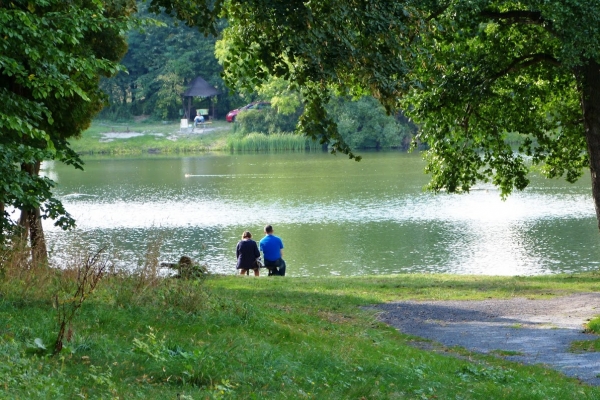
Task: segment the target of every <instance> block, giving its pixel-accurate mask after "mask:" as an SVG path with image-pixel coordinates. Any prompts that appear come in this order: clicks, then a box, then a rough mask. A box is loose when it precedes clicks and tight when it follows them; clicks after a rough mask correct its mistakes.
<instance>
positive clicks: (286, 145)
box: [227, 133, 322, 152]
mask: <svg viewBox="0 0 600 400" xmlns="http://www.w3.org/2000/svg"><path fill="white" fill-rule="evenodd" d="M227 148H228V149H229V150H230V151H233V152H278V151H288V152H303V151H307V150H311V151H317V150H319V151H320V150H321V148H322V146H321V145H320V144H319V143H318V142H316V141H314V140H310V139H308V138H306V137H305V136H300V135H294V134H291V133H272V134H270V135H265V134H264V133H251V134H249V135H247V136H243V137H239V136H229V137H228V138H227Z"/></svg>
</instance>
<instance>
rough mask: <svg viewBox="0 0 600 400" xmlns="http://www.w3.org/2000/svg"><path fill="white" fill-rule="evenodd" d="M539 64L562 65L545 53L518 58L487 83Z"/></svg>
mask: <svg viewBox="0 0 600 400" xmlns="http://www.w3.org/2000/svg"><path fill="white" fill-rule="evenodd" d="M541 62H546V63H548V64H552V65H556V66H558V67H560V66H561V65H562V64H561V63H560V62H559V61H558V60H557V59H556V58H554V57H553V56H551V55H550V54H546V53H536V54H527V55H524V56H521V57H518V58H515V59H514V60H513V61H512V62H511V63H510V65H509V66H508V67H506V68H504V69H503V70H501V71H499V72H497V73H496V74H495V75H493V76H492V77H491V78H490V79H489V81H495V80H496V79H499V78H501V77H503V76H505V75H508V74H510V73H511V72H515V71H518V70H520V69H523V68H527V67H529V66H530V65H534V64H538V63H541Z"/></svg>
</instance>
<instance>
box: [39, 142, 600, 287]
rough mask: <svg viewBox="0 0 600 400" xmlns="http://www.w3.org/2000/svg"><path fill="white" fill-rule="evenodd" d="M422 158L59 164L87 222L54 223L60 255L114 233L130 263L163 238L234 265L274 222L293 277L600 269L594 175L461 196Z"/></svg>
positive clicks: (115, 246) (179, 251) (218, 268)
mask: <svg viewBox="0 0 600 400" xmlns="http://www.w3.org/2000/svg"><path fill="white" fill-rule="evenodd" d="M423 166H424V165H423V162H422V160H421V159H420V158H419V156H418V155H409V154H404V153H367V154H365V158H364V159H363V161H361V162H360V163H356V162H354V161H349V160H347V159H345V158H343V157H334V156H331V155H329V154H314V153H313V154H291V155H290V154H279V155H238V156H233V155H227V156H209V155H207V156H198V157H181V158H177V157H169V158H160V157H156V158H139V159H134V158H132V159H110V158H104V159H100V160H89V161H88V162H87V164H86V171H85V172H83V173H82V172H79V171H74V170H72V169H70V168H69V167H65V166H62V165H58V164H55V163H48V164H45V165H44V172H45V174H46V175H47V176H51V177H52V178H53V179H54V180H55V181H57V182H58V195H59V197H60V198H61V199H62V201H63V203H64V204H65V206H66V207H67V210H68V211H69V212H70V213H71V214H72V215H73V216H74V217H75V218H76V220H77V224H78V227H77V229H76V230H75V231H73V232H68V233H64V232H62V231H60V230H58V229H56V228H53V227H52V225H51V224H50V223H46V224H45V229H46V230H47V231H48V241H49V243H50V245H51V247H52V248H53V249H54V250H53V257H55V259H57V260H60V259H62V258H64V257H65V251H64V250H63V249H68V248H73V247H74V243H78V245H79V246H83V247H86V246H91V247H94V246H101V245H103V244H108V245H109V246H110V248H111V249H112V250H113V251H114V252H115V253H118V254H119V256H120V258H121V263H122V264H123V265H124V266H127V265H135V264H136V263H139V262H141V261H140V260H141V259H143V257H144V251H145V248H146V246H147V244H148V243H149V242H151V241H152V240H155V239H157V238H158V239H160V241H161V243H162V247H161V258H163V259H164V260H168V261H176V260H177V259H178V258H179V256H181V255H183V254H185V255H190V256H192V257H194V258H196V259H198V260H203V261H205V262H207V263H208V265H209V268H210V269H211V270H212V271H214V272H220V273H234V272H235V244H236V243H237V241H238V240H239V237H240V235H241V233H242V231H244V230H246V229H249V230H250V231H251V232H253V234H254V238H255V239H257V240H258V239H260V238H261V237H262V233H261V232H262V227H263V226H264V225H265V224H267V223H271V224H273V226H274V227H275V230H276V234H277V235H279V236H281V237H282V239H283V240H284V244H285V246H286V248H285V258H286V261H287V262H288V265H289V267H288V269H289V274H290V275H295V276H300V275H308V276H310V275H313V276H314V275H360V274H389V273H404V272H449V273H461V274H467V273H468V274H495V275H514V274H524V275H525V274H542V273H554V272H573V271H581V270H591V269H597V267H598V261H599V260H600V252H599V251H598V246H597V243H598V238H599V237H598V231H597V228H596V222H595V213H594V208H593V203H592V200H591V195H590V194H589V192H590V188H589V187H588V186H589V185H588V182H589V180H586V179H585V178H584V179H583V180H581V181H580V182H578V183H576V184H575V185H569V184H567V183H565V182H562V181H548V180H544V179H542V178H536V177H534V179H533V181H532V185H531V186H530V188H528V189H526V190H525V191H524V192H519V193H515V194H513V195H512V196H510V197H509V198H508V199H507V200H506V201H502V200H501V199H500V196H499V193H498V191H497V190H496V189H495V188H494V187H493V186H491V185H489V186H488V185H483V186H479V187H477V188H475V190H472V191H471V193H468V194H462V195H450V194H445V193H441V194H432V193H428V192H423V190H422V187H423V186H424V185H425V184H426V182H427V176H426V175H424V174H423V172H422V171H423Z"/></svg>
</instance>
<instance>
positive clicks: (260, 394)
mask: <svg viewBox="0 0 600 400" xmlns="http://www.w3.org/2000/svg"><path fill="white" fill-rule="evenodd" d="M157 254H158V253H157V251H156V247H155V246H150V247H149V250H148V252H147V254H146V260H143V262H141V263H140V267H139V268H138V269H136V270H132V271H128V272H125V271H116V270H114V269H110V268H109V270H108V272H107V273H106V274H105V275H104V276H103V279H102V280H101V281H100V282H99V284H98V285H97V287H96V288H95V290H94V291H93V292H92V293H90V294H89V296H88V297H87V298H86V299H85V301H84V302H83V303H82V304H81V307H80V308H79V309H78V312H77V314H76V315H75V317H74V318H73V319H72V321H71V331H72V333H71V335H70V337H69V338H68V340H67V339H65V346H64V347H63V349H62V350H61V351H60V352H59V353H58V354H56V355H54V356H53V355H52V352H51V351H50V350H49V349H50V348H51V346H49V344H51V343H52V342H53V340H54V338H55V337H56V334H57V332H58V328H59V325H58V322H57V318H56V316H57V311H56V310H55V309H54V308H53V301H52V298H53V294H54V293H55V289H56V286H55V285H54V284H53V283H52V282H53V279H55V277H56V276H57V275H58V276H60V277H61V279H71V280H72V281H71V282H72V283H73V284H74V283H75V282H76V280H75V276H74V275H73V274H71V273H65V272H63V271H62V270H57V269H49V272H47V273H48V275H49V276H50V278H49V279H29V280H27V279H24V277H22V278H21V279H20V280H16V281H11V280H9V279H7V278H6V277H8V276H11V277H16V276H18V275H19V274H20V271H18V268H17V267H16V265H14V266H8V267H6V268H5V270H6V271H7V274H6V275H5V277H4V278H2V279H0V321H1V323H0V388H1V390H0V398H1V399H4V398H6V399H9V398H10V399H12V398H90V399H101V398H112V399H130V398H133V399H147V398H152V399H175V398H188V399H222V398H228V399H262V398H269V399H284V398H288V399H289V398H294V399H297V398H307V399H361V398H366V399H396V398H397V399H404V398H407V399H425V398H429V399H433V398H440V399H458V398H461V399H480V398H494V399H594V398H599V397H600V391H599V389H598V388H594V387H587V386H583V385H581V384H580V383H579V382H577V381H576V380H574V379H569V378H566V377H564V376H562V375H560V374H559V373H557V372H554V371H551V370H547V369H543V368H541V367H537V366H522V365H519V364H516V363H511V362H508V361H505V360H502V359H496V358H492V357H488V356H483V355H482V356H479V355H476V354H471V355H469V357H462V358H457V357H448V355H447V354H448V353H446V354H438V353H437V352H430V351H425V350H421V349H417V348H415V347H413V346H411V340H412V339H413V338H411V337H408V336H405V335H402V334H400V333H399V332H398V331H396V330H395V329H393V328H391V327H389V326H387V325H384V324H382V323H380V322H378V320H377V315H376V313H375V311H373V310H371V309H369V308H368V307H365V306H369V305H372V304H374V303H379V302H382V301H387V300H402V299H417V298H421V299H430V300H431V299H434V298H439V297H442V298H452V299H467V298H478V297H480V296H485V297H491V296H493V297H511V296H514V295H524V296H525V295H526V296H530V297H535V296H537V295H543V296H546V295H547V293H548V292H554V293H555V294H556V293H569V292H574V291H589V288H590V287H596V286H597V284H598V276H596V275H592V274H589V275H581V276H575V277H573V276H560V275H553V276H548V277H528V278H522V277H521V278H508V277H507V278H498V277H494V278H492V277H489V278H486V277H463V276H449V275H418V274H415V275H402V276H385V277H332V278H280V279H276V278H272V277H271V278H268V277H261V278H250V277H245V276H237V275H235V276H233V275H232V276H218V275H210V274H208V275H203V279H171V278H165V277H164V276H162V275H161V273H160V265H159V264H158V263H157V259H158V256H157ZM107 257H108V256H107ZM108 260H110V257H108ZM19 268H21V267H19ZM65 268H66V267H65ZM25 282H29V283H28V284H29V285H31V287H30V288H29V289H28V290H24V288H25V286H26V285H25ZM44 282H47V283H44ZM541 288H543V290H541ZM32 289H33V290H32ZM482 290H485V293H482ZM448 351H449V352H450V353H452V351H453V350H448Z"/></svg>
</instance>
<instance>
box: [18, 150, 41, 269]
mask: <svg viewBox="0 0 600 400" xmlns="http://www.w3.org/2000/svg"><path fill="white" fill-rule="evenodd" d="M40 166H41V162H40V161H37V162H36V163H35V164H23V165H21V169H22V170H23V171H26V172H27V173H29V174H30V175H39V173H40ZM19 225H20V226H21V228H22V231H21V235H22V236H21V237H22V239H23V240H26V239H27V235H28V234H29V242H30V245H31V261H32V263H33V265H36V266H37V265H47V264H48V250H47V248H46V238H45V236H44V229H43V227H42V218H41V212H40V208H39V207H37V208H34V209H28V210H27V209H24V210H21V217H20V218H19Z"/></svg>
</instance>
